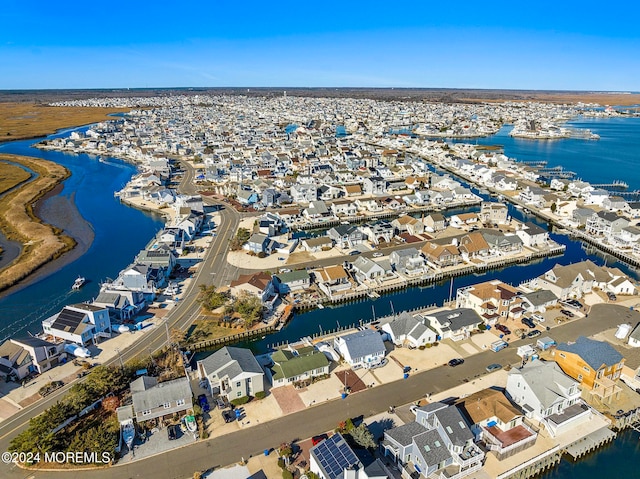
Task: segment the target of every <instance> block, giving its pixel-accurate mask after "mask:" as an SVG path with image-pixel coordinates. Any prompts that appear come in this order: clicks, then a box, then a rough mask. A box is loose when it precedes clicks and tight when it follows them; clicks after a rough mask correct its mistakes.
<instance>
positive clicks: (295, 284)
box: [273, 269, 311, 295]
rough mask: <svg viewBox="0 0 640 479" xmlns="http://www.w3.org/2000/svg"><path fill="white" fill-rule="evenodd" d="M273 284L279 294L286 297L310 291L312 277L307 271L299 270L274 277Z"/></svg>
mask: <svg viewBox="0 0 640 479" xmlns="http://www.w3.org/2000/svg"><path fill="white" fill-rule="evenodd" d="M273 282H274V284H275V286H276V290H277V291H278V293H280V294H281V295H285V294H289V293H295V292H296V291H302V290H305V289H308V288H309V286H310V285H311V276H309V273H308V272H307V270H306V269H298V270H294V271H289V272H287V273H278V274H276V275H274V276H273Z"/></svg>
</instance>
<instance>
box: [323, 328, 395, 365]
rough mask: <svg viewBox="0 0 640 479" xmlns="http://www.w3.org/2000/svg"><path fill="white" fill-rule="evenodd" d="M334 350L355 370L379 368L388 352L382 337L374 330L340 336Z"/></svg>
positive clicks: (335, 340) (335, 341)
mask: <svg viewBox="0 0 640 479" xmlns="http://www.w3.org/2000/svg"><path fill="white" fill-rule="evenodd" d="M334 348H335V349H336V351H337V352H338V354H340V356H342V357H343V358H344V360H345V361H346V362H347V364H349V366H351V368H353V369H359V368H365V369H369V368H372V367H375V366H379V365H380V364H381V363H382V360H383V359H384V356H385V354H386V352H387V351H386V348H385V346H384V342H383V341H382V336H381V335H380V333H379V332H378V331H375V330H373V329H363V330H361V331H356V332H354V333H350V334H345V335H344V336H338V337H336V338H335V339H334Z"/></svg>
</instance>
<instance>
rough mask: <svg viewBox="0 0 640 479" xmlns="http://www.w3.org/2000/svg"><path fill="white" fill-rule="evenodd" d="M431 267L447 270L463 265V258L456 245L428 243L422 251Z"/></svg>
mask: <svg viewBox="0 0 640 479" xmlns="http://www.w3.org/2000/svg"><path fill="white" fill-rule="evenodd" d="M420 251H421V252H422V254H423V255H424V257H425V259H426V260H427V262H428V263H429V264H430V265H434V266H435V267H438V268H446V267H448V266H455V265H457V264H459V263H461V262H462V261H463V260H462V256H461V255H460V250H459V249H458V246H457V245H455V244H439V243H436V242H435V241H428V242H426V243H425V244H424V246H423V247H422V248H421V250H420Z"/></svg>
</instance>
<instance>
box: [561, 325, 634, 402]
mask: <svg viewBox="0 0 640 479" xmlns="http://www.w3.org/2000/svg"><path fill="white" fill-rule="evenodd" d="M553 357H554V360H555V361H556V362H557V363H558V366H560V368H561V369H562V371H563V372H564V373H565V374H566V375H568V376H571V377H572V378H573V379H575V380H576V381H578V382H579V383H580V386H581V387H582V388H583V389H586V390H588V391H589V392H590V393H591V395H592V396H595V397H597V398H598V399H599V400H600V401H602V402H603V403H604V402H609V403H610V402H611V401H612V399H614V398H615V399H617V398H618V397H619V396H620V393H621V392H622V388H620V386H618V385H617V384H616V383H617V382H618V380H619V379H620V375H621V372H622V368H623V367H624V361H625V359H624V357H623V356H622V354H620V353H619V352H618V351H617V350H616V349H615V348H614V347H613V346H611V345H610V344H609V343H608V342H606V341H596V340H595V339H590V338H586V337H584V336H580V337H578V339H576V341H575V342H572V343H570V344H569V343H560V344H558V346H557V347H556V350H555V352H554V356H553Z"/></svg>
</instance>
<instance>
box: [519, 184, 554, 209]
mask: <svg viewBox="0 0 640 479" xmlns="http://www.w3.org/2000/svg"><path fill="white" fill-rule="evenodd" d="M546 194H547V191H546V190H544V189H542V188H540V187H538V186H526V187H525V188H524V189H523V190H521V191H520V193H519V194H518V196H519V198H520V200H522V201H524V202H525V203H527V204H532V205H534V206H542V204H543V203H544V195H546Z"/></svg>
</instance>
